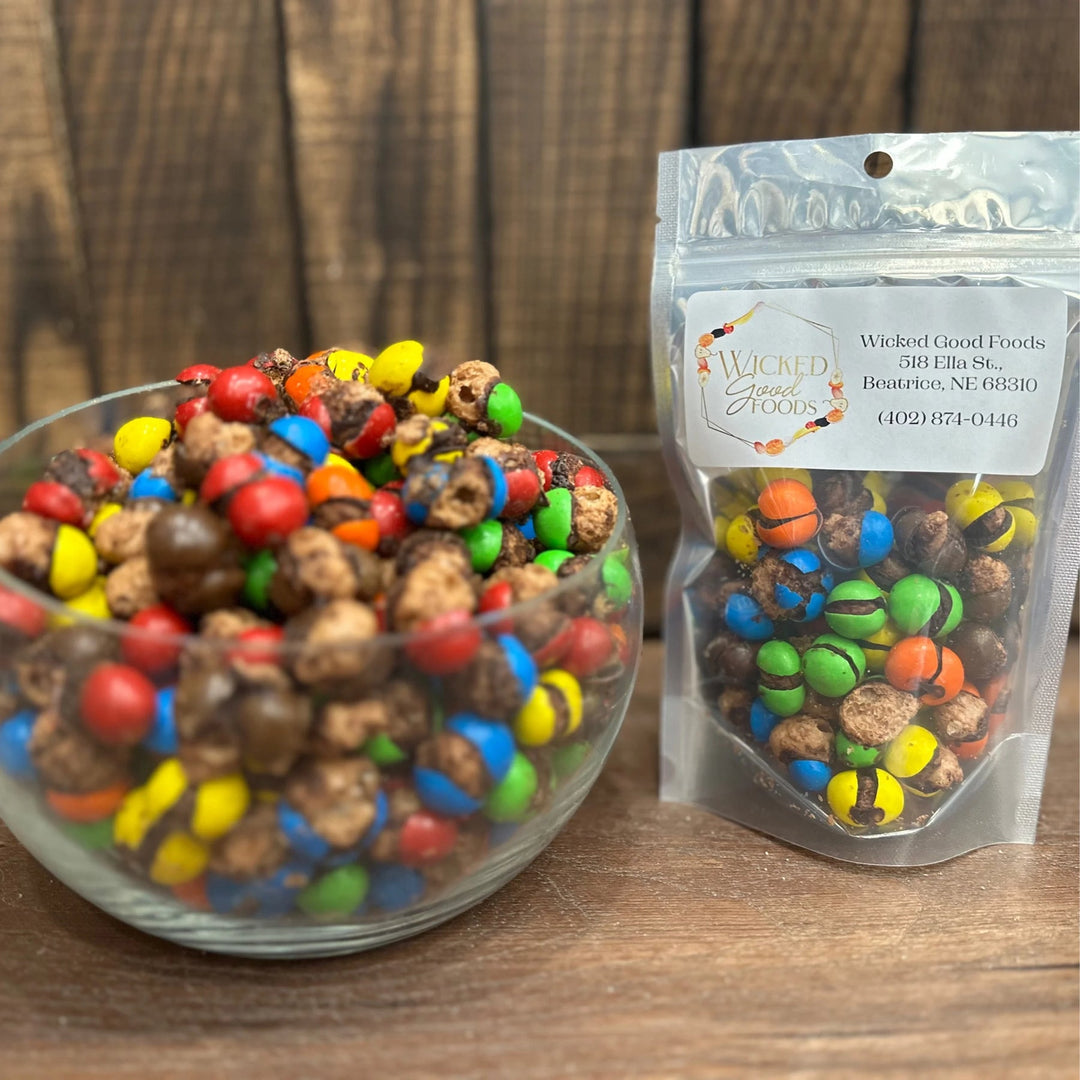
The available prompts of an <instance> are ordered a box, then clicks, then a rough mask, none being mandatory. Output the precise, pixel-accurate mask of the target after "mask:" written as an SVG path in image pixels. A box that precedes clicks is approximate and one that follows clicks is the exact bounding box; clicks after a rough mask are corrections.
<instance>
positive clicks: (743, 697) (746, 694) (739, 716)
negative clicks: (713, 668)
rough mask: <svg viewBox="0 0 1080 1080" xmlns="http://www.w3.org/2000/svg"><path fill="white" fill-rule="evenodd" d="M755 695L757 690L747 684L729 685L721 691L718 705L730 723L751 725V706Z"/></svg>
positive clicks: (737, 725) (743, 725) (744, 726)
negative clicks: (746, 685) (749, 687)
mask: <svg viewBox="0 0 1080 1080" xmlns="http://www.w3.org/2000/svg"><path fill="white" fill-rule="evenodd" d="M755 696H756V691H755V690H751V689H748V688H747V687H745V686H727V687H725V688H724V689H723V690H721V691H720V696H719V698H717V701H716V706H717V708H718V709H719V710H720V713H721V715H723V717H724V719H726V720H727V721H728V723H731V724H734V725H735V726H736V727H741V728H746V727H749V726H750V708H751V706H752V705H753V703H754V697H755Z"/></svg>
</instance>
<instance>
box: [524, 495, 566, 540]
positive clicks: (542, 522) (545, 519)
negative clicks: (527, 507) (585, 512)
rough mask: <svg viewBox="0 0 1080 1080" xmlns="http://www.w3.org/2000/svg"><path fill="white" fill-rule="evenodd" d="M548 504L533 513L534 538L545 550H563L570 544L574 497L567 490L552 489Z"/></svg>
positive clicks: (548, 496)
mask: <svg viewBox="0 0 1080 1080" xmlns="http://www.w3.org/2000/svg"><path fill="white" fill-rule="evenodd" d="M547 498H548V504H547V506H541V507H540V508H539V509H538V510H534V511H533V523H534V524H535V525H536V538H537V539H538V540H539V541H540V543H541V544H543V545H544V547H546V548H559V549H560V550H564V549H565V548H566V547H567V545H568V544H569V543H570V530H571V528H572V527H573V520H574V496H573V495H572V494H571V493H570V491H569V490H568V489H567V488H552V489H551V490H550V491H549V492H548V493H547Z"/></svg>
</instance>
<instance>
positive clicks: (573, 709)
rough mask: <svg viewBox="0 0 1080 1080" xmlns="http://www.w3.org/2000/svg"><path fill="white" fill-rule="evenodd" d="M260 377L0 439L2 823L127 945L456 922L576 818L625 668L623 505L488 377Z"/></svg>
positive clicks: (631, 616)
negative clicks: (127, 937)
mask: <svg viewBox="0 0 1080 1080" xmlns="http://www.w3.org/2000/svg"><path fill="white" fill-rule="evenodd" d="M422 360H423V350H422V347H421V346H420V345H419V344H418V343H416V342H399V343H397V344H395V345H392V346H390V347H389V348H387V349H385V350H384V351H383V352H381V353H379V354H378V355H377V356H374V357H369V356H366V355H362V354H359V353H356V352H352V351H349V350H344V349H331V350H326V351H325V352H322V353H317V354H315V355H313V356H311V357H308V358H306V359H302V360H301V359H297V358H295V357H293V356H291V355H290V354H289V353H288V352H286V351H285V350H282V349H279V350H276V351H275V352H273V353H263V354H260V355H259V356H257V357H255V358H254V359H252V360H251V361H249V362H248V363H247V364H244V365H241V366H237V367H233V368H226V369H224V370H219V369H218V368H215V367H211V366H210V365H204V364H200V365H196V366H194V367H192V368H188V369H186V370H185V371H183V372H181V373H180V375H179V376H178V378H177V380H176V381H175V382H171V383H160V384H156V385H153V386H145V387H140V388H137V389H133V390H128V391H123V392H120V393H115V394H110V395H107V396H105V397H101V398H97V399H95V400H93V401H89V402H86V403H84V404H82V405H79V406H76V407H75V408H72V409H68V410H66V411H64V412H62V413H59V414H57V415H55V416H53V417H50V418H48V419H46V420H42V421H39V422H38V423H36V424H32V425H31V426H29V427H28V428H26V429H24V430H23V431H22V432H20V433H19V434H17V435H15V436H13V437H12V438H10V439H8V440H6V441H5V442H3V443H0V512H2V513H3V515H4V516H3V517H0V639H2V640H0V817H2V818H3V820H4V821H5V822H6V823H7V825H8V826H9V827H10V828H11V830H12V832H14V833H15V835H16V836H17V837H18V839H19V840H20V841H21V842H22V843H23V844H24V845H25V846H26V847H27V849H28V850H29V851H30V852H31V854H33V855H34V857H35V858H36V859H37V860H38V861H39V862H40V863H41V864H42V865H43V866H45V867H46V868H47V869H48V870H50V871H51V872H52V873H53V874H55V875H56V876H57V877H58V878H60V879H61V880H62V881H63V882H65V883H66V884H67V885H68V886H70V887H71V888H72V889H74V890H75V891H76V892H78V893H79V894H81V895H82V896H84V897H85V898H86V899H88V900H90V901H91V902H92V903H94V904H96V905H97V906H98V907H100V908H102V909H103V910H104V911H106V912H108V913H109V914H111V915H113V916H115V917H116V918H119V919H121V920H123V921H124V922H126V923H129V924H130V925H132V926H135V927H137V928H139V929H141V930H144V931H146V932H148V933H151V934H155V935H158V936H160V937H164V938H167V939H170V940H172V941H176V942H178V943H181V944H184V945H189V946H193V947H197V948H201V949H207V950H210V951H215V952H224V953H232V954H236V955H245V956H256V957H260V956H261V957H301V956H320V955H332V954H338V953H346V952H353V951H357V950H361V949H366V948H372V947H374V946H377V945H382V944H386V943H388V942H391V941H395V940H398V939H400V938H404V937H407V936H410V935H413V934H416V933H420V932H421V931H423V930H426V929H428V928H430V927H432V926H435V925H437V924H438V923H441V922H444V921H445V920H447V919H449V918H452V917H453V916H455V915H457V914H458V913H460V912H461V911H463V910H465V909H466V908H467V907H470V906H472V905H473V904H475V903H477V902H479V901H480V900H481V899H483V898H484V897H486V896H488V895H489V894H491V893H492V892H494V891H495V890H496V889H498V888H499V887H500V886H501V885H503V884H504V883H505V882H506V881H508V880H509V879H510V878H511V877H513V876H514V875H515V874H516V873H518V872H519V871H520V870H521V869H523V868H524V867H525V866H526V865H527V864H528V863H529V862H530V861H531V860H532V859H533V858H535V857H536V855H538V854H539V853H540V852H541V851H542V850H543V848H544V847H545V846H546V845H547V844H548V843H549V842H550V841H551V840H552V839H553V838H554V836H555V835H556V834H557V833H558V832H559V830H560V829H561V828H562V826H563V825H564V824H565V823H566V821H567V820H568V819H569V818H570V816H571V815H572V814H573V813H574V811H575V810H576V809H577V807H578V806H579V805H580V804H581V802H582V800H583V799H584V798H585V796H586V794H587V793H588V790H589V788H590V787H591V785H592V783H593V781H594V780H595V778H596V776H597V775H598V773H599V771H600V769H601V767H602V765H603V762H604V758H605V757H606V755H607V753H608V750H609V749H610V747H611V744H612V742H613V740H614V738H615V736H616V734H617V732H618V729H619V726H620V724H621V722H622V718H623V716H624V714H625V711H626V706H627V702H628V700H629V697H630V692H631V689H632V687H633V682H634V677H635V673H636V667H637V661H638V656H639V652H640V647H641V619H642V607H641V604H642V601H641V575H640V568H639V565H638V558H637V549H636V544H635V541H634V536H633V531H632V527H631V524H630V520H629V517H628V515H627V512H626V506H625V501H624V499H623V496H622V492H621V490H620V488H619V485H618V482H617V481H616V479H615V477H614V476H613V475H612V473H611V471H610V470H609V469H608V468H607V467H606V466H605V465H604V463H603V462H602V461H600V460H599V459H598V458H597V457H596V456H595V455H593V454H592V453H591V452H590V451H589V450H588V449H587V448H586V447H585V446H583V445H582V444H580V443H578V442H576V441H575V440H574V439H573V438H572V437H570V436H569V435H567V434H565V433H563V432H561V431H559V430H558V429H557V428H554V427H552V426H551V425H549V424H546V423H545V422H543V421H542V420H539V419H537V418H535V417H531V416H529V415H527V414H524V413H523V412H522V409H521V404H520V401H519V400H518V396H517V394H516V393H515V392H514V390H513V389H512V387H510V386H509V385H508V384H507V383H505V382H503V381H502V380H501V378H500V376H499V373H498V371H497V370H496V369H495V368H494V367H492V366H491V365H489V364H486V363H482V362H480V361H470V362H466V363H464V364H461V365H459V366H458V367H456V368H455V369H454V370H453V371H452V372H451V373H450V374H449V375H447V376H444V377H443V378H441V379H435V378H430V377H428V376H427V375H426V374H424V373H423V372H422V370H421V363H422Z"/></svg>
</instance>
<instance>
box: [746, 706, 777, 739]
mask: <svg viewBox="0 0 1080 1080" xmlns="http://www.w3.org/2000/svg"><path fill="white" fill-rule="evenodd" d="M779 722H780V717H779V716H777V715H776V713H774V712H771V711H770V710H769V709H767V708H766V707H765V702H763V701H762V700H761V698H754V703H753V705H751V706H750V734H751V735H753V736H754V738H755V739H757V741H758V742H768V741H769V736H770V735H771V734H772V729H773V728H774V727H776V725H777V724H778V723H779Z"/></svg>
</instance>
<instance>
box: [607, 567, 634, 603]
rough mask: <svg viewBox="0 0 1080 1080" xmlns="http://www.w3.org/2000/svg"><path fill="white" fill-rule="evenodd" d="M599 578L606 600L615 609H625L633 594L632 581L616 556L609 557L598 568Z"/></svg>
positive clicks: (628, 572)
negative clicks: (602, 583)
mask: <svg viewBox="0 0 1080 1080" xmlns="http://www.w3.org/2000/svg"><path fill="white" fill-rule="evenodd" d="M600 578H601V580H602V581H603V582H604V591H605V592H606V593H607V598H608V600H610V601H611V603H612V604H614V605H615V607H617V608H622V607H626V605H627V604H629V603H630V597H631V596H633V594H634V579H633V578H632V577H631V576H630V571H629V570H627V568H626V564H625V563H624V562H623V560H622V559H620V558H619V556H618V554H615V555H609V556H608V557H607V558H606V559H605V560H604V564H603V566H601V567H600Z"/></svg>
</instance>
